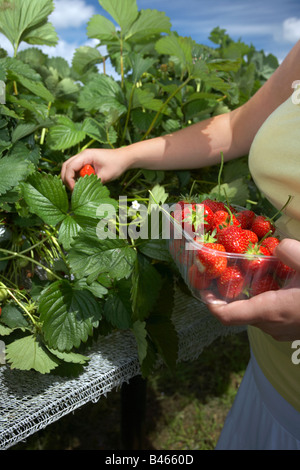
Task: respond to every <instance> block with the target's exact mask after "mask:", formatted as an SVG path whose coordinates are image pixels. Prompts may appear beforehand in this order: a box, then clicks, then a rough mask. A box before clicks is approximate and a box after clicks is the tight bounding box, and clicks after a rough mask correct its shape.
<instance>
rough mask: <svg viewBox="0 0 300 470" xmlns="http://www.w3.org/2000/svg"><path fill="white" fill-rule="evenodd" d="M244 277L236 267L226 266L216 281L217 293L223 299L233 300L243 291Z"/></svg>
mask: <svg viewBox="0 0 300 470" xmlns="http://www.w3.org/2000/svg"><path fill="white" fill-rule="evenodd" d="M244 284H245V276H244V274H243V273H242V271H241V270H240V269H239V268H238V267H237V266H227V268H226V269H225V270H224V271H223V272H222V274H221V276H220V277H219V278H218V279H217V287H218V289H219V293H220V294H221V296H222V297H224V298H225V299H230V300H233V299H235V298H236V297H238V296H239V295H240V294H241V292H242V291H243V287H244Z"/></svg>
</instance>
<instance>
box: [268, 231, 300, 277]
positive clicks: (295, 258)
mask: <svg viewBox="0 0 300 470" xmlns="http://www.w3.org/2000/svg"><path fill="white" fill-rule="evenodd" d="M274 254H275V256H276V257H277V258H279V259H280V261H282V262H283V263H285V264H287V265H288V266H290V267H291V268H293V269H295V270H296V271H298V272H300V242H299V241H297V240H294V239H292V238H284V239H283V240H282V241H281V242H280V243H279V245H278V246H277V247H276V249H275V252H274Z"/></svg>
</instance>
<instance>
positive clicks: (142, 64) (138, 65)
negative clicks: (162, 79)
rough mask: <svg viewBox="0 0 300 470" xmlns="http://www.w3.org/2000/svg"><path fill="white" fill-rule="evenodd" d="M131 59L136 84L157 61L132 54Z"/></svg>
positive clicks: (133, 79) (133, 78)
mask: <svg viewBox="0 0 300 470" xmlns="http://www.w3.org/2000/svg"><path fill="white" fill-rule="evenodd" d="M130 59H131V67H132V81H133V82H134V83H136V82H137V81H138V80H139V79H140V78H141V76H142V75H143V74H144V73H145V72H147V71H148V70H149V68H150V67H152V65H153V64H154V63H155V59H152V58H151V57H146V58H144V57H142V56H141V55H140V54H132V55H131V57H130Z"/></svg>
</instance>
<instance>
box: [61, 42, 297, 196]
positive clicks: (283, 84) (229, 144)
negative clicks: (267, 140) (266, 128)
mask: <svg viewBox="0 0 300 470" xmlns="http://www.w3.org/2000/svg"><path fill="white" fill-rule="evenodd" d="M297 79H300V41H299V42H298V43H297V44H296V45H295V46H294V48H293V49H292V50H291V52H290V53H289V54H288V56H287V57H286V59H285V60H284V61H283V62H282V64H281V65H280V66H279V67H278V69H277V70H276V71H275V72H274V74H273V75H272V76H271V78H270V79H269V80H268V81H267V82H266V83H265V84H264V85H263V86H262V87H261V88H260V89H259V90H258V91H257V93H256V94H255V95H254V96H253V97H252V98H251V99H250V100H249V101H248V102H247V103H245V104H244V105H243V106H241V107H239V108H238V109H235V110H233V111H231V112H229V113H226V114H222V115H220V116H215V117H212V118H210V119H207V120H204V121H201V122H199V123H197V124H193V125H191V126H189V127H187V128H185V129H182V130H180V131H177V132H175V133H174V134H168V135H164V136H161V137H156V138H153V139H149V140H145V141H141V142H137V143H134V144H132V145H129V146H127V147H124V148H119V149H114V150H111V149H87V150H85V151H83V152H81V153H79V154H78V155H75V156H73V157H71V158H70V159H69V160H67V161H66V162H65V163H64V164H63V167H62V179H63V181H64V182H65V183H66V184H67V185H68V186H69V187H70V188H71V189H72V188H73V187H74V184H75V174H76V172H77V171H78V170H80V168H81V167H82V166H83V165H85V164H87V163H88V164H92V165H93V166H94V168H95V171H96V174H97V175H98V177H100V178H101V179H102V181H103V183H106V182H107V181H110V180H113V179H116V178H118V177H119V176H120V175H121V174H122V173H123V172H124V171H126V170H127V169H130V168H144V169H156V170H159V169H164V170H171V169H191V168H200V167H204V166H210V165H214V164H216V163H219V162H220V152H223V155H224V160H225V161H227V160H231V159H234V158H237V157H240V156H242V155H246V154H247V153H248V152H249V149H250V146H251V144H252V141H253V139H254V137H255V134H256V133H257V131H258V129H259V128H260V126H261V125H262V124H263V122H264V121H265V119H266V118H267V117H268V116H269V115H270V114H271V113H272V111H274V110H275V109H276V108H277V107H278V106H279V105H280V104H281V103H282V102H284V101H285V100H286V99H287V98H288V97H289V96H290V95H291V93H292V83H293V81H295V80H297Z"/></svg>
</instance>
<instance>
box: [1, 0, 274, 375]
mask: <svg viewBox="0 0 300 470" xmlns="http://www.w3.org/2000/svg"><path fill="white" fill-rule="evenodd" d="M99 3H100V5H101V6H102V7H103V8H104V10H106V12H107V13H108V15H109V16H110V18H111V19H108V18H106V17H104V16H101V15H94V16H93V17H92V18H91V19H90V21H89V22H88V25H87V34H88V37H89V38H90V39H96V40H97V41H98V44H97V45H96V47H90V46H82V47H79V48H78V49H77V50H76V51H75V53H74V56H73V60H72V63H71V64H69V63H67V61H66V60H65V59H64V58H62V57H52V58H51V57H49V56H47V55H46V54H45V53H43V52H42V50H41V49H40V48H39V46H42V45H50V46H53V45H55V44H56V43H57V40H58V38H57V34H56V32H55V29H54V27H53V25H52V24H51V23H50V22H49V20H48V17H49V15H50V13H51V12H52V11H53V8H54V4H53V2H52V0H14V1H12V0H5V1H2V0H1V1H0V9H1V15H0V32H1V33H2V34H4V35H5V36H6V38H7V39H8V40H9V41H10V43H11V44H12V47H13V54H12V56H9V55H8V53H7V52H6V51H5V50H4V49H0V80H1V82H2V83H4V84H5V90H6V93H5V100H1V101H0V210H1V214H0V283H1V284H0V308H1V317H0V336H1V338H2V339H3V340H4V342H5V344H6V360H7V363H8V365H9V366H10V367H11V368H16V369H22V370H30V369H34V370H36V371H38V372H40V373H43V374H44V373H50V372H52V371H54V370H55V371H56V373H63V374H74V373H77V372H78V371H80V370H81V368H82V367H84V365H85V364H86V363H87V361H88V356H87V355H86V354H85V351H86V348H88V346H89V345H90V344H91V342H92V341H93V340H95V339H97V337H98V336H99V335H106V334H109V333H110V332H111V331H113V330H115V329H120V330H127V329H129V330H131V331H132V333H133V335H134V336H135V338H136V341H137V348H138V354H139V359H140V363H141V368H142V372H143V374H144V375H147V374H148V373H149V372H150V371H151V370H152V367H153V366H154V364H155V362H156V359H157V356H158V355H160V356H161V357H162V358H163V360H164V361H165V363H166V364H167V365H168V366H170V367H172V366H174V365H175V364H176V359H177V335H176V331H175V329H174V326H173V323H172V320H171V314H172V306H173V280H172V274H173V272H174V266H173V263H172V261H171V258H170V255H169V252H168V251H167V249H166V246H165V241H164V240H162V239H160V238H151V237H134V236H133V235H132V234H134V233H138V230H141V229H144V228H146V232H147V222H148V220H149V219H150V218H151V211H152V209H153V199H152V197H151V196H149V194H150V193H149V191H151V194H152V195H153V196H154V197H155V200H156V201H158V202H159V203H164V202H165V201H167V200H168V201H173V200H176V198H178V197H179V195H180V194H181V193H182V192H184V191H186V192H189V193H190V194H193V193H194V192H198V193H200V192H201V193H208V194H209V195H210V196H211V195H214V194H216V191H217V188H216V187H215V185H214V184H212V183H211V182H212V181H214V176H215V170H214V169H213V168H207V169H203V170H201V171H200V170H197V171H194V172H191V171H174V172H163V171H150V170H148V171H146V170H145V171H144V170H139V171H133V170H131V171H129V172H127V173H126V174H125V175H123V176H122V178H120V180H119V181H115V182H112V183H109V184H107V185H103V184H102V183H101V181H100V180H98V179H97V177H96V175H94V174H87V175H85V176H84V177H82V178H78V180H77V182H76V185H75V188H74V190H73V191H72V192H70V191H69V190H68V188H66V187H65V186H64V185H63V183H62V181H61V178H60V171H61V166H62V163H63V162H64V161H65V160H66V159H68V158H69V157H71V156H72V155H74V154H76V153H78V152H80V151H81V150H83V149H85V148H93V147H103V148H116V147H119V146H122V145H127V144H130V143H132V142H136V141H139V140H144V139H147V138H151V137H154V136H157V135H162V134H164V133H168V132H173V131H176V130H177V129H180V128H183V127H186V126H189V125H190V124H192V123H195V122H197V121H199V120H202V119H205V118H207V117H210V116H213V115H216V114H218V113H220V112H226V111H228V110H230V109H233V108H235V107H237V106H239V105H240V104H241V103H243V102H244V101H245V100H246V99H247V98H248V97H249V96H251V95H252V94H253V93H254V92H255V91H256V90H257V88H258V87H259V86H261V84H262V83H263V82H264V81H265V79H266V78H268V74H270V73H271V72H272V71H273V70H274V69H275V68H276V66H277V62H276V59H275V58H274V57H272V56H265V54H264V53H263V52H258V51H256V50H255V49H254V47H253V46H247V45H245V44H243V43H241V42H240V41H239V42H234V41H233V40H231V39H230V38H229V37H228V36H226V35H225V33H224V32H223V31H222V30H220V29H219V28H216V29H215V30H214V31H213V32H212V34H211V39H212V41H213V42H214V43H215V44H217V46H216V47H208V46H204V45H201V44H197V43H196V42H195V41H194V40H192V39H191V38H188V37H180V36H179V35H178V34H177V33H176V32H173V31H171V26H172V25H171V21H170V19H169V18H168V17H167V16H166V15H165V13H164V12H160V11H157V10H146V11H145V10H140V11H139V10H138V8H137V4H136V0H126V2H119V0H99ZM22 43H26V45H27V48H25V49H23V50H20V44H22ZM100 45H101V46H105V48H106V51H107V53H106V54H105V55H102V54H101V53H100V51H99V46H100ZM101 50H103V48H101ZM108 60H110V62H111V64H112V65H113V67H114V68H115V71H116V72H117V73H118V76H119V78H118V79H114V78H113V77H111V76H109V75H107V73H106V63H107V61H108ZM88 173H89V172H88ZM237 175H238V177H237ZM224 180H225V181H226V183H224V184H223V185H221V187H222V189H223V191H224V194H225V192H226V195H227V196H228V197H230V198H231V201H233V202H235V203H239V204H243V203H246V202H247V200H248V199H249V198H250V199H255V198H256V199H257V200H258V201H260V198H261V196H260V194H259V193H258V191H257V189H256V188H255V187H254V185H253V182H252V180H251V178H250V176H249V174H248V169H247V168H246V166H245V158H242V159H240V160H238V161H235V162H234V163H230V164H226V165H225V166H224ZM121 197H122V198H124V197H125V198H126V204H125V208H124V205H123V199H121ZM134 202H135V203H136V204H135V205H133V203H134ZM137 205H138V206H139V205H144V206H145V208H146V211H144V212H142V210H141V209H142V208H140V210H138V209H136V208H135V207H138V206H137ZM108 206H109V207H110V208H111V209H112V210H113V213H112V217H111V219H109V218H107V214H106V213H105V211H104V212H103V213H102V212H101V211H100V212H99V207H108ZM114 211H115V212H114ZM121 211H125V214H126V217H127V218H126V223H125V224H123V222H122V220H121V217H119V216H120V214H121ZM114 215H116V216H115V217H113V216H114ZM101 223H102V225H101ZM108 226H109V230H108V231H106V237H102V238H101V237H99V230H102V229H103V227H106V228H107V227H108ZM124 228H127V229H128V230H127V231H126V232H125V236H124V230H123V229H124ZM129 228H130V230H131V231H130V230H129ZM197 282H200V278H199V279H198V280H197ZM166 337H167V338H168V341H167V342H166V341H165V338H166Z"/></svg>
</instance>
